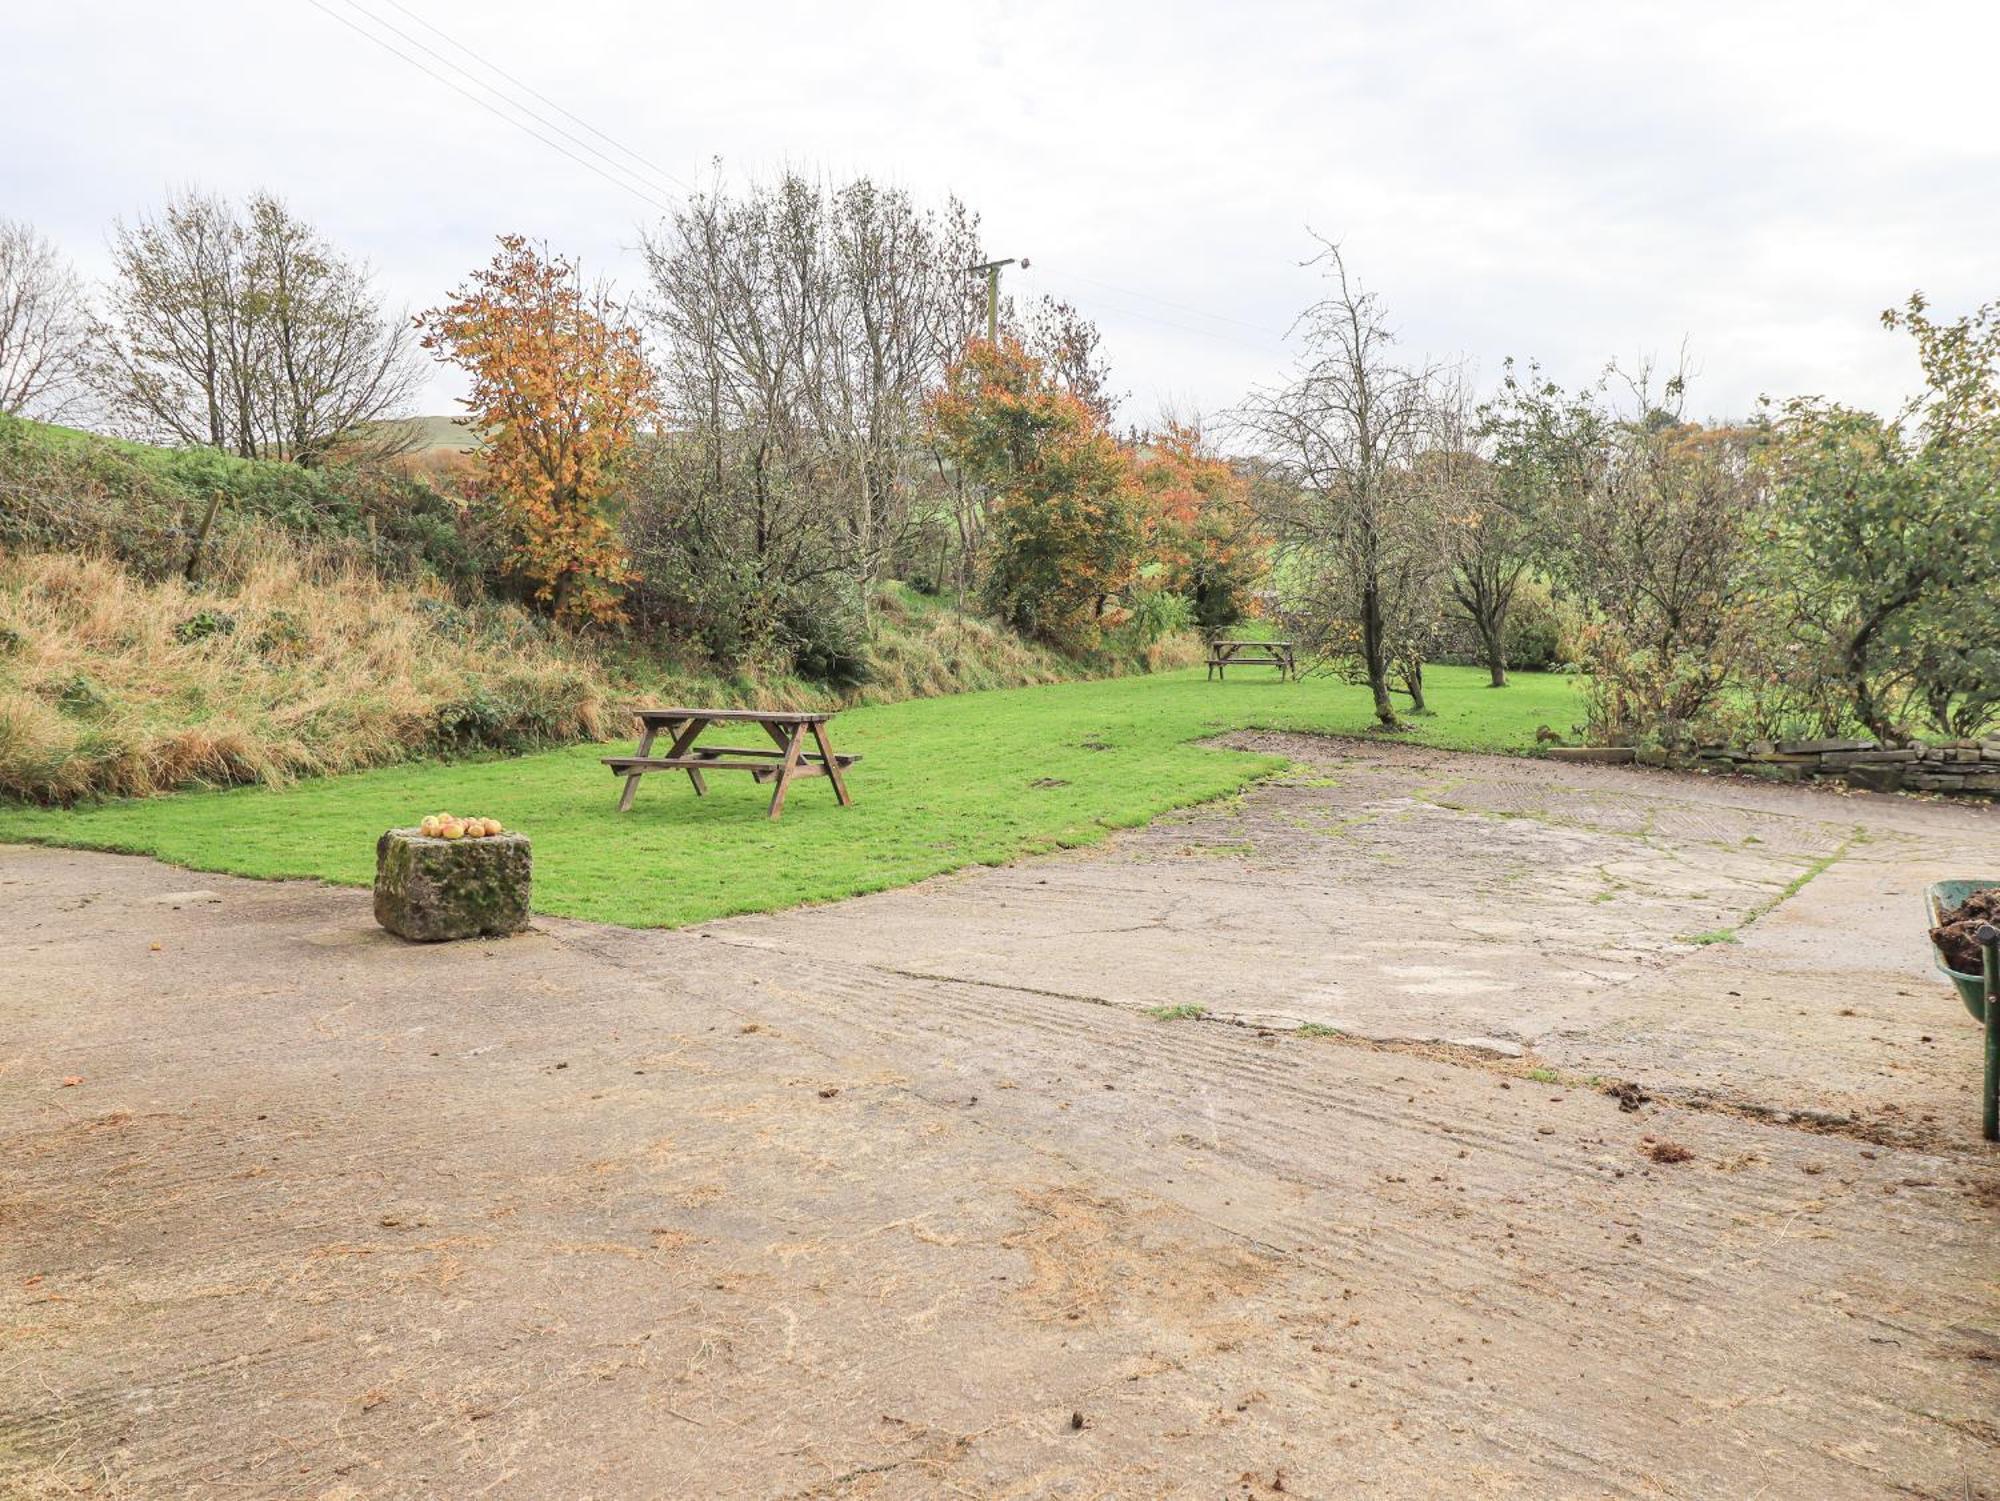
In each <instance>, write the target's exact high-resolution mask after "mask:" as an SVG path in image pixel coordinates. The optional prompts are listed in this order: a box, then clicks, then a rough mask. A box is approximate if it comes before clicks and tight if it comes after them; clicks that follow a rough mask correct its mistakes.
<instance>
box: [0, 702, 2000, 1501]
mask: <svg viewBox="0 0 2000 1501" xmlns="http://www.w3.org/2000/svg"><path fill="white" fill-rule="evenodd" d="M1246 743H1255V744H1257V745H1259V746H1264V747H1276V748H1279V749H1282V750H1284V751H1285V752H1286V753H1287V754H1289V755H1291V756H1292V757H1293V759H1294V760H1295V762H1297V763H1298V768H1299V769H1298V771H1297V772H1296V773H1295V774H1294V775H1293V776H1291V777H1290V778H1287V779H1285V780H1283V781H1281V782H1278V783H1274V784H1269V785H1265V786H1262V787H1259V788H1258V789H1256V790H1254V791H1253V792H1251V793H1249V794H1247V795H1246V796H1245V797H1243V798H1242V799H1240V800H1237V801H1236V802H1234V803H1231V804H1226V805H1217V806H1215V807H1212V808H1209V809H1204V810H1197V811H1195V812H1193V813H1190V814H1186V815H1182V816H1178V817H1176V818H1174V819H1171V820H1167V821H1164V822H1162V823H1159V824H1156V825H1154V826H1152V827H1151V828H1148V829H1145V830H1141V831H1137V832H1133V833H1130V834H1125V835H1120V836H1118V837H1117V838H1116V839H1114V840H1113V841H1111V842H1110V843H1108V844H1106V845H1104V846H1101V847H1099V848H1096V849H1093V850H1091V851H1087V852H1079V853H1075V854H1071V855H1064V856H1059V857H1055V858H1052V859H1045V860H1036V861H1030V862H1024V863H1022V864H1020V865H1017V866H1014V867H1010V868H1007V869H1003V870H991V871H979V872H973V873H968V874H963V875H960V876H955V877H950V878H946V879H943V880H940V881H935V882H930V883H927V884H925V885H924V886H920V887H914V888H910V889H908V890H905V891H901V892H892V893H885V894H883V895H881V896H876V897H869V898H864V899H861V900H858V901H854V902H848V903H842V904H839V905H836V906H830V907H826V908H820V909H812V910H807V911H799V912H792V913H786V914H778V915H774V916H770V917H763V918H751V919H737V920H733V921H730V922H725V923H717V924H713V925H710V926H708V927H706V928H702V929H697V930H690V931H684V932H678V933H641V932H631V931H626V930H618V929H608V928H599V927H592V926H588V925H584V924H577V923H562V922H547V923H544V924H542V925H541V926H540V927H539V928H538V930H537V931H535V932H533V933H531V934H528V935H526V936H523V937H521V938H516V939H511V940H506V941H495V942H487V943H475V944H469V945H454V946H449V947H427V948H418V947H410V946H405V945H402V944H399V943H397V942H395V941H394V940H392V939H389V938H387V937H386V936H385V935H381V934H380V933H379V932H377V931H376V930H375V929H374V928H373V927H372V924H371V923H370V921H369V917H368V911H367V903H368V898H367V896H366V894H365V893H356V892H348V891H338V890H328V889H324V888H320V887H315V886H309V885H293V884H284V885H279V884H263V883H254V882H242V881H234V880H228V879H223V878H217V877H213V876H193V875H189V874H187V873H185V872H179V871H175V870H172V869H169V868H167V867H164V866H160V865H157V864H154V863H151V862H148V861H143V860H137V859H128V858H121V857H112V856H101V855H86V854H77V853H69V852H60V851H45V850H28V849H8V850H5V851H0V921H4V922H5V925H6V931H7V932H8V934H9V937H8V940H7V943H8V947H9V965H8V980H7V982H6V985H5V987H4V990H0V1493H7V1494H16V1493H18V1494H26V1495H101V1496H204V1497H206V1496H232V1495H240V1496H280V1497H293V1496H296V1497H346V1498H363V1497H398V1496H412V1495H471V1494H488V1495H494V1496H520V1497H597V1496H603V1497H610V1496H627V1495H635V1494H659V1495H728V1496H739V1495H740V1496H818V1497H918V1496H925V1497H928V1496H939V1495H949V1496H994V1497H999V1496H1010V1497H1020V1496H1050V1497H1058V1496H1059V1497H1111V1496H1119V1497H1123V1496H1189V1497H1196V1496H1199V1497H1211V1496H1268V1495H1287V1496H1326V1497H1331V1496H1346V1495H1354V1494H1380V1495H1395V1496H1428V1495H1440V1496H1442V1495H1452V1496H1465V1495H1474V1496H1477V1495H1495V1496H1501V1495H1533V1496H1570V1495H1576V1496H1606V1495H1610V1496H1648V1497H1651V1496H1662V1495H1667V1496H1683V1497H1692V1496H1716V1497H1723V1496H1732V1497H1733V1496H1743V1495H1752V1494H1759V1493H1761V1494H1764V1495H1768V1496H1780V1495H1799V1496H1804V1495H1811V1496H1815V1497H1836V1496H1887V1495H1898V1496H1911V1495H1915V1496H1934V1497H1940V1498H1942V1497H1952V1498H1962V1497H1979V1496H1986V1497H1991V1496H1994V1495H2000V1426H1996V1421H1995V1416H1994V1415H1995V1413H1996V1411H2000V1302H1997V1301H1996V1281H1995V1276H1996V1260H1995V1253H1994V1250H1993V1247H1994V1236H1995V1214H1996V1210H2000V1160H1996V1158H1995V1156H1994V1155H1993V1154H1992V1153H1991V1152H1990V1151H1988V1150H1987V1149H1985V1148H1983V1147H1981V1146H1980V1145H1979V1144H1978V1143H1977V1142H1976V1140H1975V1139H1974V1137H1975V1126H1976V1116H1975V1111H1974V1094H1973V1084H1974V1081H1975V1079H1976V1072H1977V1067H1978V1063H1977V1032H1976V1029H1974V1028H1973V1027H1972V1026H1971V1024H1970V1020H1969V1018H1967V1017H1966V1015H1965V1013H1964V1012H1963V1010H1962V1009H1961V1008H1960V1007H1959V1006H1958V1002H1957V1001H1956V999H1955V998H1954V997H1953V996H1952V995H1951V993H1950V992H1949V991H1948V990H1947V989H1945V988H1944V987H1943V986H1942V984H1940V983H1939V982H1938V981H1937V979H1936V977H1935V976H1933V975H1931V974H1929V973H1927V972H1926V971H1927V965H1928V958H1927V956H1926V955H1925V953H1924V951H1923V948H1922V936H1923V935H1922V923H1921V921H1920V918H1921V912H1920V908H1919V906H1918V902H1917V895H1916V894H1917V893H1918V892H1919V891H1920V890H1921V887H1922V885H1923V884H1924V882H1926V881H1928V880H1931V879H1937V878H1940V877H1943V876H1947V875H1957V874H1963V873H1965V872H1966V871H1968V870H1978V869H1985V868H1988V867H1990V865H1991V863H1992V852H1993V850H1994V848H1995V838H1994V835H1995V832H1996V830H2000V824H1996V823H1995V822H1994V821H1993V820H1992V819H1990V818H1987V817H1984V816H1983V815H1982V814H1981V813H1980V812H1979V811H1977V810H1967V809H1956V808H1949V809H1947V808H1932V807H1929V806H1926V805H1922V804H1915V803H1911V802H1907V801H1901V800H1893V799H1880V798H1873V797H1865V796H1864V797H1842V796H1839V795H1837V794H1833V793H1830V792H1825V791H1817V790H1809V789H1790V788H1766V787H1737V786H1733V785H1730V784H1726V783H1717V782H1707V781H1694V780H1690V779H1685V778H1679V777H1672V776H1668V775H1663V774H1648V773H1644V772H1627V771H1608V770H1602V769H1595V768H1557V767H1552V766H1548V765H1544V764H1538V763H1530V762H1517V761H1510V760H1501V759H1494V758H1482V757H1462V756H1447V755H1443V754H1439V753H1432V752H1425V751H1414V750H1407V749H1399V748H1392V747H1382V746H1372V745H1371V746H1361V745H1345V744H1341V743H1337V742H1323V741H1310V740H1304V739H1299V738H1296V737H1272V736H1258V737H1246ZM1413 915H1416V916H1417V918H1418V919H1419V920H1416V921H1413V920H1412V919H1413ZM1160 1017H1173V1018H1177V1019H1173V1020H1161V1019H1156V1018H1160Z"/></svg>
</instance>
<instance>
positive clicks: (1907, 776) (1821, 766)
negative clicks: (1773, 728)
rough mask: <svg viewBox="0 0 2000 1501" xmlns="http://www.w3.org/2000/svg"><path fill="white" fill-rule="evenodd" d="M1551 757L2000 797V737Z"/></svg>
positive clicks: (1600, 750) (1569, 752)
mask: <svg viewBox="0 0 2000 1501" xmlns="http://www.w3.org/2000/svg"><path fill="white" fill-rule="evenodd" d="M1547 754H1548V755H1549V756H1550V758H1551V759H1553V760H1558V761H1591V762H1596V763H1598V764H1600V765H1612V766H1624V765H1630V764H1632V763H1634V762H1636V763H1638V764H1639V765H1641V766H1672V767H1675V768H1678V769H1681V770H1694V771H1709V772H1720V773H1734V774H1736V775H1739V776H1754V777H1763V778H1765V779H1766V780H1768V781H1773V782H1805V781H1813V780H1817V779H1819V778H1822V777H1824V778H1831V779H1834V780H1838V781H1843V782H1846V783H1847V784H1848V785H1849V786H1852V787H1865V788H1867V789H1868V790H1870V791H1871V792H1942V793H1949V794H1952V795H1958V796H1965V797H1992V798H2000V739H1987V740H1946V741H1943V742H1941V743H1939V744H1936V745H1914V744H1913V745H1888V744H1884V743H1883V742H1882V741H1879V740H1779V741H1772V740H1753V741H1751V742H1750V744H1748V745H1746V746H1741V747H1738V746H1728V745H1704V746H1701V747H1700V748H1699V749H1697V750H1695V751H1693V752H1691V753H1690V752H1668V751H1664V750H1635V749H1634V748H1633V747H1631V746H1629V745H1576V746H1557V747H1555V748H1554V749H1552V750H1550V751H1548V752H1547Z"/></svg>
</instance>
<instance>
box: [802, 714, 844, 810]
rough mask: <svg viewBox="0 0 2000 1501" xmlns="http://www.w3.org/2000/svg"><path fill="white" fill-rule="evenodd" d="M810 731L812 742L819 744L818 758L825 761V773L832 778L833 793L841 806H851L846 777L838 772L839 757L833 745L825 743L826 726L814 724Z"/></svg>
mask: <svg viewBox="0 0 2000 1501" xmlns="http://www.w3.org/2000/svg"><path fill="white" fill-rule="evenodd" d="M812 731H813V742H814V743H815V744H816V745H818V746H819V754H820V759H821V760H822V761H824V762H826V774H827V775H828V776H829V777H831V778H833V795H834V796H835V797H837V798H839V799H840V806H841V807H843V808H851V807H853V806H854V799H853V798H851V797H849V796H848V795H847V778H846V777H844V776H842V775H841V774H840V757H838V756H836V755H835V754H834V753H833V747H832V746H831V745H829V744H827V739H826V726H825V725H823V724H816V725H814V726H813V727H812Z"/></svg>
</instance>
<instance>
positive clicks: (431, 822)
mask: <svg viewBox="0 0 2000 1501" xmlns="http://www.w3.org/2000/svg"><path fill="white" fill-rule="evenodd" d="M417 832H418V833H419V834H422V835H424V836H425V837H426V838H430V839H490V838H491V837H492V836H493V835H495V834H504V833H506V832H507V831H506V830H505V829H503V828H502V827H501V826H500V820H499V819H497V818H458V817H455V816H453V815H452V814H450V813H432V814H430V815H428V816H427V817H426V818H425V819H424V821H423V822H422V823H420V824H418V825H417Z"/></svg>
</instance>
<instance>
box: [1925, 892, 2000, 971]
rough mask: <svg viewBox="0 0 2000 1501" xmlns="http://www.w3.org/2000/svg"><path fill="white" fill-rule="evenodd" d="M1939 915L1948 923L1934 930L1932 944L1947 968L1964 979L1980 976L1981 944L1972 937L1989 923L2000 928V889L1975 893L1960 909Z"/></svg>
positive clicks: (1943, 923) (1954, 908) (1932, 931)
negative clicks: (1942, 956)
mask: <svg viewBox="0 0 2000 1501" xmlns="http://www.w3.org/2000/svg"><path fill="white" fill-rule="evenodd" d="M1938 915H1939V916H1940V917H1942V918H1943V919H1944V921H1943V922H1941V923H1939V924H1938V925H1937V926H1936V927H1935V928H1932V929H1931V942H1932V943H1934V944H1936V945H1937V950H1938V952H1939V953H1940V954H1942V955H1944V962H1945V965H1946V967H1947V968H1950V969H1953V970H1956V971H1957V972H1958V973H1959V974H1962V975H1976V974H1978V973H1979V970H1980V962H1981V961H1980V958H1979V940H1978V939H1976V938H1974V937H1973V936H1972V935H1973V934H1975V933H1977V932H1978V931H1979V930H1980V929H1981V928H1982V927H1984V926H1985V925H1986V924H1987V923H1995V924H2000V887H1988V888H1987V889H1986V890H1985V891H1975V892H1973V893H1972V895H1971V896H1969V897H1967V898H1966V899H1965V900H1964V901H1963V902H1961V903H1960V904H1959V905H1958V906H1956V907H1952V908H1949V909H1947V910H1946V911H1944V912H1941V913H1939V914H1938Z"/></svg>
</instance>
